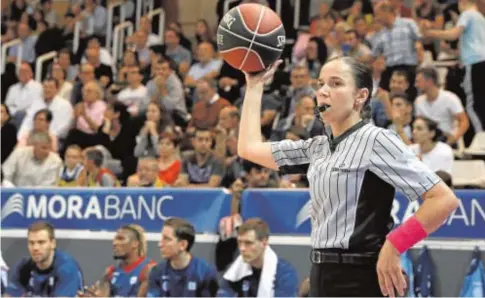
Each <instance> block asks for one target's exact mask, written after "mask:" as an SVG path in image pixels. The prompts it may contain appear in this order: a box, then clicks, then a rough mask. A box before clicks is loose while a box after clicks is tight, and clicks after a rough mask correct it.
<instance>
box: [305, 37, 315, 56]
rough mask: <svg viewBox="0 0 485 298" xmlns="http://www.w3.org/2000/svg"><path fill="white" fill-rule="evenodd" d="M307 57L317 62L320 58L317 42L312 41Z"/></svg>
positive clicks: (309, 44) (307, 50)
mask: <svg viewBox="0 0 485 298" xmlns="http://www.w3.org/2000/svg"><path fill="white" fill-rule="evenodd" d="M306 55H307V58H308V59H311V60H315V59H317V57H318V45H317V43H316V42H315V41H313V40H312V41H310V42H309V43H308V47H307V48H306Z"/></svg>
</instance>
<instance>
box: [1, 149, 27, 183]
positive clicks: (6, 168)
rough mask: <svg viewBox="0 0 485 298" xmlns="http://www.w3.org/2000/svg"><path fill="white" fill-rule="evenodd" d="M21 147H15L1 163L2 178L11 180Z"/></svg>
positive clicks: (19, 156) (15, 169) (20, 154)
mask: <svg viewBox="0 0 485 298" xmlns="http://www.w3.org/2000/svg"><path fill="white" fill-rule="evenodd" d="M22 152H23V151H22V149H21V148H16V149H14V150H13V152H12V153H11V154H10V156H9V157H8V158H7V160H5V162H4V163H3V165H2V172H3V180H4V181H5V180H7V181H10V182H13V181H12V180H13V178H14V176H15V174H16V172H17V161H18V160H19V158H21V157H22Z"/></svg>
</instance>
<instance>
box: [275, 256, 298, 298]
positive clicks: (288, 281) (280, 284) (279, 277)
mask: <svg viewBox="0 0 485 298" xmlns="http://www.w3.org/2000/svg"><path fill="white" fill-rule="evenodd" d="M297 296H298V276H297V274H296V271H295V269H293V267H291V265H290V264H288V263H286V262H281V261H280V262H278V268H277V271H276V281H275V287H274V297H297Z"/></svg>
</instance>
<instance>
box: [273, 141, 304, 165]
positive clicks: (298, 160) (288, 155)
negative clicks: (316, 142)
mask: <svg viewBox="0 0 485 298" xmlns="http://www.w3.org/2000/svg"><path fill="white" fill-rule="evenodd" d="M312 142H313V139H308V140H305V141H303V140H300V141H291V140H283V141H279V142H272V143H271V154H272V155H273V160H274V162H276V164H277V165H278V167H280V168H281V167H284V166H297V165H301V164H308V163H310V155H311V154H310V150H309V149H310V145H311V144H312Z"/></svg>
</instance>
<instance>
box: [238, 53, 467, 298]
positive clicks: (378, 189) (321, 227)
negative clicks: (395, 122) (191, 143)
mask: <svg viewBox="0 0 485 298" xmlns="http://www.w3.org/2000/svg"><path fill="white" fill-rule="evenodd" d="M280 63H281V61H278V62H276V63H275V65H273V67H271V68H270V69H268V70H267V71H265V72H264V73H261V74H258V75H255V76H250V75H248V74H246V83H247V88H246V94H245V98H244V104H243V108H242V115H241V124H240V128H239V141H238V154H239V155H240V156H241V157H242V158H245V159H248V160H250V161H252V162H255V163H258V164H261V165H263V166H265V167H268V168H271V169H275V170H278V169H279V170H280V171H282V172H286V173H291V172H294V171H295V170H297V169H302V168H308V170H307V177H308V180H309V182H310V196H311V211H310V213H311V214H310V215H311V222H312V233H311V240H312V248H313V249H312V252H311V256H310V257H311V261H312V269H311V275H310V287H311V289H310V295H311V296H313V297H318V296H348V297H351V296H354V297H355V296H359V297H362V296H382V295H384V296H391V297H393V296H395V292H396V291H397V294H399V295H401V296H402V295H404V290H405V288H406V281H405V279H404V276H403V274H402V271H401V266H400V254H401V253H403V252H404V251H406V250H407V249H409V248H411V247H412V246H413V245H414V244H416V243H417V242H419V241H420V240H422V239H424V238H425V237H426V236H427V235H428V234H429V233H431V232H433V231H435V230H436V229H438V227H439V226H440V225H441V224H442V223H443V221H444V220H445V219H446V218H447V217H448V215H449V214H450V213H451V212H452V211H453V210H454V209H455V208H457V206H458V200H457V198H456V197H455V195H454V193H453V192H452V191H451V190H450V189H449V188H448V187H447V186H446V185H445V184H444V183H443V182H441V180H440V179H439V177H438V176H436V175H435V174H434V173H433V172H432V171H431V170H429V169H428V168H427V167H426V166H425V165H424V164H423V163H421V162H420V161H419V160H418V159H417V158H416V156H415V155H414V154H413V153H412V152H411V151H410V150H409V149H408V148H407V146H406V145H405V144H404V143H403V142H402V141H401V140H400V139H399V137H398V136H397V135H396V134H395V133H394V132H391V131H389V130H386V129H382V128H378V127H375V126H373V125H372V124H369V123H367V121H365V120H363V119H362V116H361V114H363V113H362V112H365V111H367V110H368V109H369V101H370V100H369V98H370V95H371V93H372V77H371V71H370V70H369V69H368V68H367V67H366V66H365V65H362V64H360V63H359V62H357V61H356V60H354V59H352V58H349V57H345V58H337V59H334V60H331V61H329V62H327V63H326V64H325V65H324V66H323V67H322V69H321V71H320V77H319V84H320V88H319V90H318V94H317V102H318V107H317V111H316V116H317V118H319V119H321V120H322V121H324V122H325V123H326V124H328V125H330V128H331V131H332V135H331V136H327V135H325V136H317V137H314V138H311V139H308V140H305V141H303V140H302V141H296V142H295V141H290V140H283V141H281V142H274V143H270V142H263V141H262V137H261V123H260V118H259V114H260V110H261V98H262V94H263V86H264V83H265V82H266V81H267V80H268V79H269V78H271V76H272V75H273V73H274V71H275V70H276V68H277V67H278V65H279V64H280ZM395 189H397V190H398V191H400V192H402V193H404V194H405V195H407V197H408V198H409V199H410V200H416V199H417V198H418V197H420V196H421V197H422V198H423V200H424V203H423V204H422V205H421V207H420V208H419V210H418V211H417V212H416V214H415V215H414V216H413V217H411V218H410V219H409V220H407V221H406V222H405V223H404V224H402V225H400V226H399V227H398V228H397V229H395V230H393V231H392V232H390V231H391V229H392V226H393V221H392V217H391V215H390V213H391V206H392V202H393V199H394V193H395ZM376 268H377V270H376Z"/></svg>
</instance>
